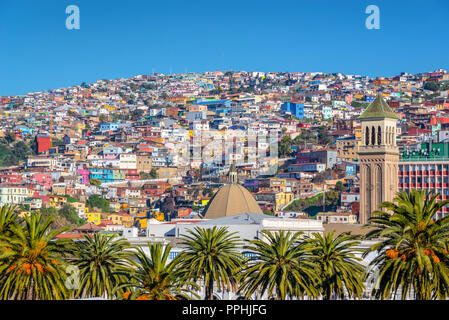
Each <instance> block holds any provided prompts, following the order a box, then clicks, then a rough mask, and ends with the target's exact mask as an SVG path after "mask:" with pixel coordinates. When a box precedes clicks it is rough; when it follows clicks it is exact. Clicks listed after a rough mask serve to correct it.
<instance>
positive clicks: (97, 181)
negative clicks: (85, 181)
mask: <svg viewBox="0 0 449 320" xmlns="http://www.w3.org/2000/svg"><path fill="white" fill-rule="evenodd" d="M89 183H90V184H91V185H94V186H100V185H101V181H100V180H98V179H95V178H92V179H89Z"/></svg>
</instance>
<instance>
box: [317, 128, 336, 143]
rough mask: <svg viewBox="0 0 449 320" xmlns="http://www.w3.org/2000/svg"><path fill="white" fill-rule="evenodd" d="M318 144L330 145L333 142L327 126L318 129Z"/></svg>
mask: <svg viewBox="0 0 449 320" xmlns="http://www.w3.org/2000/svg"><path fill="white" fill-rule="evenodd" d="M317 137H318V143H319V144H330V143H332V142H333V138H332V136H330V135H329V132H328V131H327V129H326V127H325V126H321V127H319V128H318V135H317Z"/></svg>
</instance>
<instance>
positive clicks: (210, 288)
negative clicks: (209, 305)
mask: <svg viewBox="0 0 449 320" xmlns="http://www.w3.org/2000/svg"><path fill="white" fill-rule="evenodd" d="M205 291H206V296H205V300H213V299H214V280H213V279H212V278H211V279H209V281H208V283H206V290H205Z"/></svg>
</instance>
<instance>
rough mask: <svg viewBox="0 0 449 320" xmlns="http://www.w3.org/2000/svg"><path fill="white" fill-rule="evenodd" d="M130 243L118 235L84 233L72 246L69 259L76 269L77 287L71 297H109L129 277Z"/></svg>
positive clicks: (120, 291) (119, 291)
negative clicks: (77, 275) (77, 273)
mask: <svg viewBox="0 0 449 320" xmlns="http://www.w3.org/2000/svg"><path fill="white" fill-rule="evenodd" d="M130 248H131V247H130V244H129V242H128V241H127V240H125V239H123V238H118V236H117V235H113V236H110V235H103V234H98V233H96V234H94V235H93V236H90V235H84V236H83V239H82V241H79V242H77V243H76V245H75V246H73V250H72V252H71V253H72V256H71V257H70V258H69V261H70V262H71V263H72V264H73V265H75V266H76V267H77V268H78V269H79V288H78V289H77V290H75V291H74V296H75V297H77V298H79V297H106V298H107V297H112V296H114V295H115V294H120V293H123V292H122V290H114V289H115V287H116V286H118V285H120V284H121V283H123V282H125V281H127V280H128V278H129V273H130V270H131V266H132V259H131V258H132V255H131V251H130V250H129V249H130Z"/></svg>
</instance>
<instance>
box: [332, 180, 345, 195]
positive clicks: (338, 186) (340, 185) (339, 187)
mask: <svg viewBox="0 0 449 320" xmlns="http://www.w3.org/2000/svg"><path fill="white" fill-rule="evenodd" d="M335 190H336V191H339V192H343V191H346V187H345V185H344V183H343V182H341V181H337V183H336V184H335Z"/></svg>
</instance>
